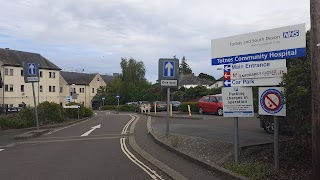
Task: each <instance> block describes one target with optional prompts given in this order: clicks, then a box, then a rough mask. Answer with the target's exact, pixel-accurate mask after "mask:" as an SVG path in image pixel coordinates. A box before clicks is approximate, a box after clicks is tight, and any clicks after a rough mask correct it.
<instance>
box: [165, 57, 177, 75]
mask: <svg viewBox="0 0 320 180" xmlns="http://www.w3.org/2000/svg"><path fill="white" fill-rule="evenodd" d="M174 69H175V64H174V61H164V62H163V76H164V77H174V76H175V72H174Z"/></svg>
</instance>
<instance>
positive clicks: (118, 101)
mask: <svg viewBox="0 0 320 180" xmlns="http://www.w3.org/2000/svg"><path fill="white" fill-rule="evenodd" d="M119 99H120V98H118V106H117V112H118V113H119Z"/></svg>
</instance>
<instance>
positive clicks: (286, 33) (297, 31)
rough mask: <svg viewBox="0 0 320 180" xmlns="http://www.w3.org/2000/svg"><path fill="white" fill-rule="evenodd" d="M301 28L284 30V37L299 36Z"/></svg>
mask: <svg viewBox="0 0 320 180" xmlns="http://www.w3.org/2000/svg"><path fill="white" fill-rule="evenodd" d="M298 36H299V30H294V31H288V32H283V38H291V37H298Z"/></svg>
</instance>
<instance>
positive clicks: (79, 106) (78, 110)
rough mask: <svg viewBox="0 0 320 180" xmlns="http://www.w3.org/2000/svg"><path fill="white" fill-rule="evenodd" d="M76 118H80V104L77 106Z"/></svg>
mask: <svg viewBox="0 0 320 180" xmlns="http://www.w3.org/2000/svg"><path fill="white" fill-rule="evenodd" d="M78 119H80V106H78Z"/></svg>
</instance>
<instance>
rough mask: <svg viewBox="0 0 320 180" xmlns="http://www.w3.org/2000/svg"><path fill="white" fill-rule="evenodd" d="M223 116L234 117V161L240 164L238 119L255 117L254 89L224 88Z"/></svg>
mask: <svg viewBox="0 0 320 180" xmlns="http://www.w3.org/2000/svg"><path fill="white" fill-rule="evenodd" d="M222 103H223V116H224V117H234V157H235V158H234V159H235V162H236V163H239V128H238V126H239V123H238V117H253V116H254V112H253V98H252V87H229V88H227V87H224V88H222Z"/></svg>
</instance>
